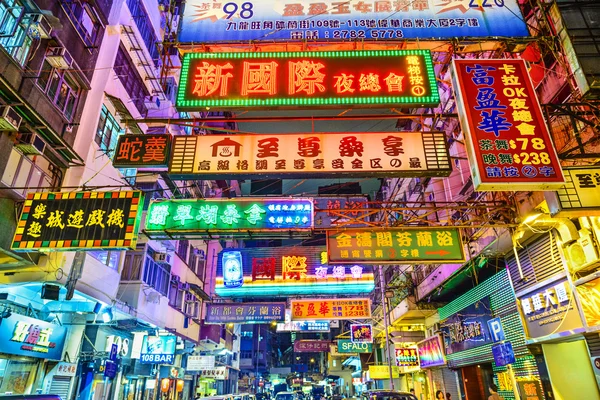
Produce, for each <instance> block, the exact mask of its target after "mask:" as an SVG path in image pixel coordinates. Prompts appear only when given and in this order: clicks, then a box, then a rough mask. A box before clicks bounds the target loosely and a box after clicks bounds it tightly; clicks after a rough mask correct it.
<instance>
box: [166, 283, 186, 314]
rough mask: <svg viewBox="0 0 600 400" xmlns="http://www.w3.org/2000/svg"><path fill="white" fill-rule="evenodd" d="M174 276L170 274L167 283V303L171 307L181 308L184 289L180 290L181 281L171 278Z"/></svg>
mask: <svg viewBox="0 0 600 400" xmlns="http://www.w3.org/2000/svg"><path fill="white" fill-rule="evenodd" d="M175 277H176V276H175V275H172V276H171V282H170V285H169V296H167V297H168V298H169V305H170V306H171V307H173V308H176V309H178V310H181V306H182V304H183V296H184V291H183V290H181V283H180V282H179V279H173V278H175ZM177 278H178V277H177Z"/></svg>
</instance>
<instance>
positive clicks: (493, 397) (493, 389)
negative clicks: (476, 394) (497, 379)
mask: <svg viewBox="0 0 600 400" xmlns="http://www.w3.org/2000/svg"><path fill="white" fill-rule="evenodd" d="M489 390H490V397H488V400H504V399H503V398H502V397H500V395H499V394H498V386H496V385H494V384H493V383H491V384H490V388H489Z"/></svg>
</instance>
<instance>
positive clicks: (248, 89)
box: [177, 50, 440, 111]
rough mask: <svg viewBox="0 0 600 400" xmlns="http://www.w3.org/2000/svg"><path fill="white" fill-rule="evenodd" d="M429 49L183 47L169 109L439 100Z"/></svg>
mask: <svg viewBox="0 0 600 400" xmlns="http://www.w3.org/2000/svg"><path fill="white" fill-rule="evenodd" d="M439 101H440V96H439V94H438V89H437V84H436V80H435V75H434V70H433V62H432V60H431V54H430V52H429V50H381V51H380V50H372V51H339V52H336V51H325V52H277V53H272V52H266V53H263V52H249V53H187V54H185V56H184V58H183V65H182V67H181V79H180V81H179V92H178V94H177V109H180V110H191V111H199V110H205V109H206V107H217V108H219V109H223V108H244V109H245V108H253V109H261V108H263V109H265V108H268V109H272V108H294V109H297V108H305V107H316V108H323V107H335V108H345V107H381V106H384V105H393V106H397V107H400V106H402V105H403V104H405V105H411V104H415V105H424V104H430V105H435V104H437V103H439Z"/></svg>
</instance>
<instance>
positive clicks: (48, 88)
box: [37, 61, 81, 121]
mask: <svg viewBox="0 0 600 400" xmlns="http://www.w3.org/2000/svg"><path fill="white" fill-rule="evenodd" d="M37 84H38V86H39V87H40V89H42V91H43V92H44V93H46V96H48V98H49V99H50V101H51V102H52V104H54V105H55V106H56V107H57V108H58V109H59V110H60V112H61V113H62V114H63V115H64V116H65V118H66V119H67V120H69V121H71V120H72V119H73V114H74V112H75V108H76V106H77V100H78V99H79V95H80V93H81V90H80V89H79V85H77V83H76V82H75V80H74V79H73V77H72V76H71V74H70V73H69V72H67V71H66V70H62V69H56V68H53V67H52V66H51V65H50V64H49V63H48V61H44V64H43V65H42V70H41V71H40V73H39V77H38V80H37Z"/></svg>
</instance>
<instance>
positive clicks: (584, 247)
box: [565, 228, 600, 273]
mask: <svg viewBox="0 0 600 400" xmlns="http://www.w3.org/2000/svg"><path fill="white" fill-rule="evenodd" d="M565 253H566V256H567V259H568V264H569V270H570V271H571V273H577V272H583V271H585V270H589V269H592V268H594V267H597V266H600V255H599V253H598V245H597V243H596V241H595V240H594V236H593V235H592V232H591V231H590V230H589V229H586V228H583V229H581V230H580V231H579V239H577V241H576V242H575V243H573V244H571V245H569V246H567V248H566V252H565Z"/></svg>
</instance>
